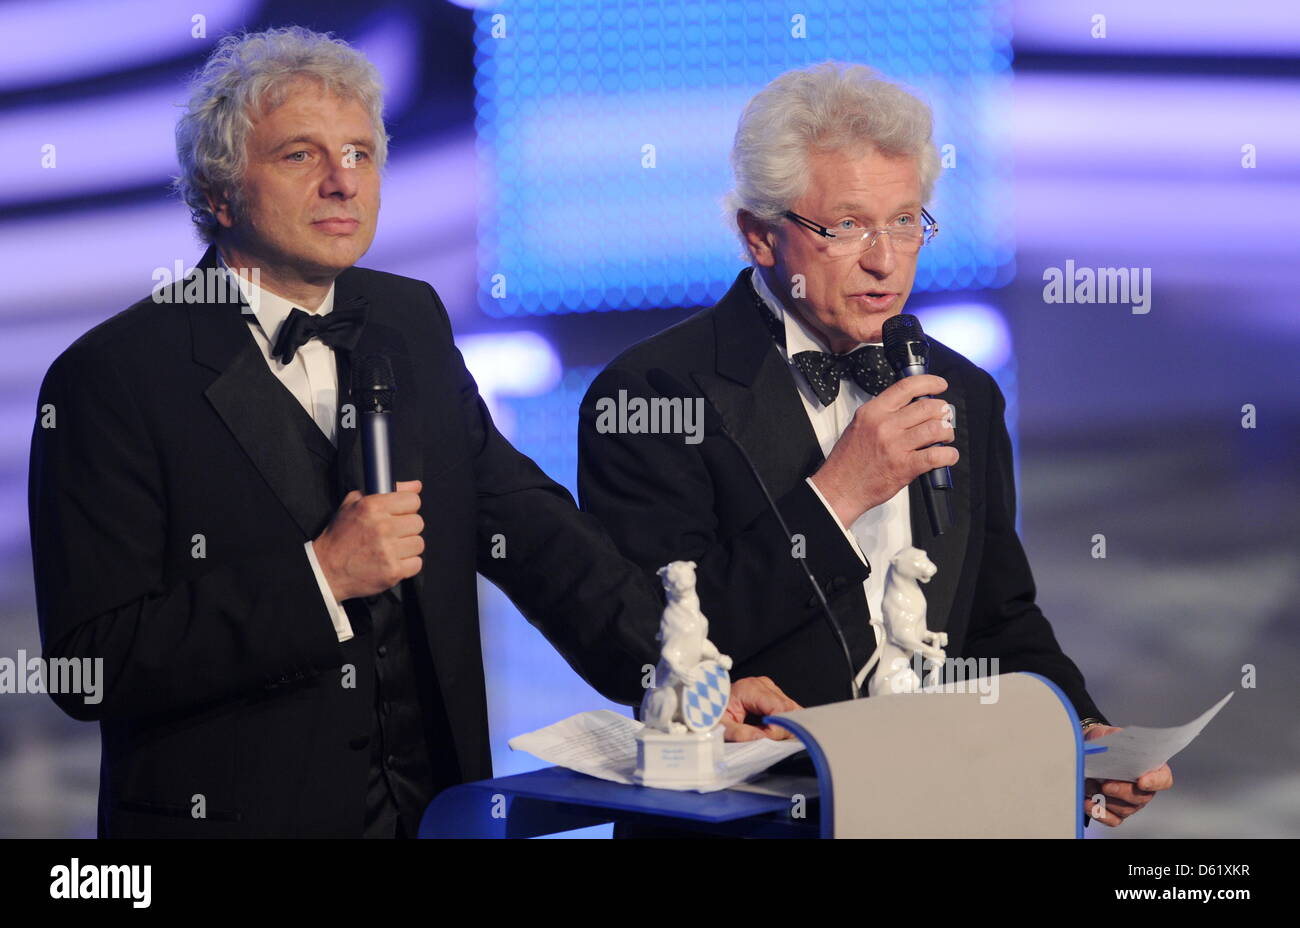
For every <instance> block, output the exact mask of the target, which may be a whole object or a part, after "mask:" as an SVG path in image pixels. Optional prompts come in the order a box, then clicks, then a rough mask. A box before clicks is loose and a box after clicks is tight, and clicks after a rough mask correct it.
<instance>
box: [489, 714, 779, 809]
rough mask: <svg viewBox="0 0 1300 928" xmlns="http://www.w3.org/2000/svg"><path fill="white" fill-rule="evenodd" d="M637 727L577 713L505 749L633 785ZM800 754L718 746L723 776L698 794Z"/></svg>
mask: <svg viewBox="0 0 1300 928" xmlns="http://www.w3.org/2000/svg"><path fill="white" fill-rule="evenodd" d="M642 727H643V726H642V724H641V723H640V722H638V721H637V720H636V719H630V718H628V717H627V716H625V715H619V714H618V713H617V712H612V711H610V710H609V709H599V710H597V711H595V712H582V713H579V714H578V715H574V716H570V717H569V718H567V719H565V720H564V721H563V722H556V723H555V724H554V725H547V726H546V727H545V728H539V729H538V730H537V731H533V732H529V733H528V734H526V735H516V736H515V737H513V738H511V739H510V742H509V744H510V748H511V750H515V751H526V752H528V753H529V754H532V755H533V756H534V757H537V758H540V759H541V760H544V761H546V762H547V763H549V764H555V765H557V766H560V767H567V768H568V769H569V770H576V771H578V772H579V773H585V774H587V775H589V776H593V777H598V778H599V779H601V780H610V781H611V782H614V783H629V784H630V783H633V782H634V781H633V779H632V775H633V774H634V773H635V772H636V733H637V732H638V731H640V730H641V728H642ZM802 750H803V743H802V742H800V741H799V740H798V739H797V738H791V739H789V740H785V741H773V740H772V739H771V738H764V739H762V740H761V741H744V742H740V743H734V744H733V743H728V744H726V745H724V746H723V755H724V757H725V758H726V762H727V774H726V776H725V777H723V778H722V779H720V780H719V781H718V782H717V783H716V784H714V785H713V786H710V787H708V788H705V789H699V790H696V792H700V793H711V792H716V791H717V790H720V789H727V788H728V787H731V786H735V785H736V784H737V783H742V782H744V781H745V780H748V779H749V778H750V777H753V776H757V775H758V774H760V773H762V772H763V771H764V770H766V769H767V768H768V767H770V766H772V765H773V764H775V763H776V762H777V761H780V760H784V759H785V758H787V757H789V756H791V755H792V754H798V753H799V752H800V751H802Z"/></svg>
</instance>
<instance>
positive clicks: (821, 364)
mask: <svg viewBox="0 0 1300 928" xmlns="http://www.w3.org/2000/svg"><path fill="white" fill-rule="evenodd" d="M751 273H757V271H753V272H751ZM750 283H751V286H750V292H751V293H753V294H754V303H755V304H757V306H758V308H759V311H760V312H761V314H762V316H763V322H764V323H765V324H766V325H767V330H768V331H769V332H771V333H772V338H773V339H775V340H776V343H777V344H778V345H780V346H781V347H782V348H784V347H785V326H783V325H782V324H781V320H780V319H777V318H776V314H775V313H773V312H772V309H771V307H770V306H768V305H767V303H766V302H764V300H763V298H762V297H761V296H759V295H758V291H757V290H756V289H754V287H753V285H752V284H753V281H752V280H751V282H750ZM790 360H791V361H792V362H793V363H794V366H795V367H797V368H799V372H800V373H801V374H803V376H804V379H805V380H807V381H808V385H809V386H810V387H812V389H813V393H815V394H817V399H818V400H819V401H820V402H821V404H822V405H823V406H829V405H830V404H831V403H833V402H835V398H836V397H837V396H839V395H840V381H841V380H843V379H844V378H845V377H852V378H853V382H854V383H856V384H857V385H858V386H859V387H861V388H862V389H863V390H865V391H866V392H867V393H870V394H872V395H873V396H874V395H875V394H877V393H879V392H880V391H881V390H883V389H885V388H886V387H888V386H889V385H890V384H892V383H893V382H894V369H893V368H892V367H890V366H889V362H888V361H886V360H885V349H884V347H883V346H881V345H863V346H862V347H861V348H856V349H854V350H853V351H850V352H849V353H848V354H827V353H826V352H824V351H800V352H799V353H798V354H796V355H795V356H794V357H792V358H791V359H790Z"/></svg>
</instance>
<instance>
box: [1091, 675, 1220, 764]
mask: <svg viewBox="0 0 1300 928" xmlns="http://www.w3.org/2000/svg"><path fill="white" fill-rule="evenodd" d="M1231 698H1232V693H1229V694H1228V695H1227V696H1224V697H1223V698H1222V699H1220V700H1219V701H1218V702H1217V703H1215V704H1214V705H1213V706H1212V707H1211V708H1209V709H1207V710H1206V711H1205V712H1203V713H1201V715H1200V716H1199V717H1198V718H1196V719H1193V720H1192V721H1190V722H1188V723H1187V724H1186V725H1180V726H1178V727H1177V728H1143V727H1142V726H1140V725H1130V726H1129V727H1128V728H1125V729H1124V730H1123V731H1113V732H1111V733H1110V734H1109V735H1106V736H1105V737H1102V738H1095V739H1093V740H1092V741H1088V742H1085V743H1086V744H1088V745H1094V744H1101V745H1105V747H1106V750H1105V751H1103V752H1102V753H1100V754H1085V755H1084V758H1083V773H1084V776H1088V777H1094V778H1096V779H1098V780H1130V781H1136V780H1137V778H1138V777H1140V776H1141V775H1142V774H1144V773H1146V772H1147V771H1148V770H1152V769H1154V768H1156V767H1159V766H1160V765H1161V764H1163V763H1165V762H1166V761H1167V760H1169V758H1171V757H1173V756H1174V755H1175V754H1177V753H1178V752H1179V751H1181V750H1182V749H1183V748H1185V747H1187V746H1188V745H1189V744H1191V743H1192V741H1193V740H1194V739H1195V738H1196V736H1197V735H1199V734H1200V733H1201V729H1202V728H1204V727H1205V726H1206V725H1208V724H1209V722H1210V719H1212V718H1214V717H1215V716H1216V715H1218V714H1219V710H1220V709H1222V708H1223V707H1224V706H1225V705H1226V704H1227V702H1228V700H1229V699H1231Z"/></svg>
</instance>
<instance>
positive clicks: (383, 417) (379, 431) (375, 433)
mask: <svg viewBox="0 0 1300 928" xmlns="http://www.w3.org/2000/svg"><path fill="white" fill-rule="evenodd" d="M388 449H389V443H388V413H386V412H363V413H362V414H361V451H362V461H363V466H364V473H365V478H366V495H367V496H371V495H373V494H375V493H392V492H393V491H395V490H396V489H397V485H396V484H395V483H394V482H393V464H392V459H391V458H390V456H389V453H388Z"/></svg>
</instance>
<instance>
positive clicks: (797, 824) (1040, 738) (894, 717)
mask: <svg viewBox="0 0 1300 928" xmlns="http://www.w3.org/2000/svg"><path fill="white" fill-rule="evenodd" d="M977 682H978V683H980V684H981V685H980V686H978V687H976V686H975V685H974V684H975V683H977ZM989 683H990V680H988V679H984V680H980V681H965V683H950V684H946V685H943V686H938V687H930V688H927V689H926V690H925V691H923V692H919V693H906V694H898V695H888V696H876V697H872V698H869V699H859V700H853V701H846V702H841V703H834V704H831V705H825V706H817V707H814V708H811V709H801V710H799V711H797V712H788V713H784V714H782V715H778V716H773V717H771V718H770V719H769V721H770V722H772V723H775V724H778V725H782V726H784V727H786V728H788V729H789V730H790V731H791V732H792V733H793V734H794V735H795V736H796V737H797V738H799V740H800V741H801V742H803V745H804V747H805V748H806V749H807V751H808V756H809V758H810V760H811V762H812V767H813V770H814V771H815V774H816V793H817V798H816V800H815V802H813V803H812V804H811V807H806V806H804V805H801V804H800V802H799V799H800V797H796V796H794V795H787V794H786V792H783V790H782V788H781V787H779V786H778V787H777V788H772V789H763V788H762V787H763V783H762V781H761V780H760V781H756V782H754V783H753V784H752V785H751V788H748V789H747V788H745V787H740V788H734V789H726V790H721V791H718V792H706V793H699V792H683V791H677V790H665V789H652V788H649V787H645V786H637V785H630V784H624V783H612V782H608V781H606V780H600V779H595V778H593V777H589V776H586V775H585V774H581V773H575V772H574V771H571V770H565V769H563V768H560V767H550V768H547V769H544V770H537V771H533V772H532V773H523V774H518V775H516V776H510V777H500V778H496V779H492V780H484V781H480V782H478V783H467V784H463V785H461V786H457V787H453V788H451V789H448V790H446V791H444V792H443V793H441V794H439V795H438V797H437V798H435V799H434V801H433V802H432V803H431V804H430V805H429V808H428V809H427V810H426V812H425V815H424V820H423V822H422V824H421V828H420V836H421V837H534V836H537V835H541V834H549V833H553V832H560V831H567V830H570V829H574V828H581V827H586V826H589V825H596V824H601V823H605V822H635V823H641V824H654V825H659V826H669V827H673V828H678V829H683V830H690V831H699V832H707V833H712V834H724V835H731V836H734V837H824V838H831V837H835V838H1008V837H1016V838H1081V837H1083V770H1084V763H1083V756H1084V751H1085V744H1084V741H1083V737H1082V734H1081V732H1080V730H1079V724H1078V717H1077V716H1076V714H1075V711H1074V707H1073V706H1072V705H1071V704H1070V701H1069V699H1067V698H1066V696H1065V694H1064V693H1063V692H1061V690H1060V688H1059V687H1057V686H1056V685H1055V684H1054V683H1052V682H1051V681H1050V680H1047V679H1046V678H1044V677H1040V676H1038V675H1037V674H1030V673H1012V674H1003V675H1001V676H999V677H998V678H997V679H996V683H997V685H996V686H995V687H990V686H989V685H988V684H989ZM990 694H993V697H994V698H991V695H990ZM1087 750H1088V751H1089V752H1090V753H1091V752H1094V751H1104V750H1105V748H1104V747H1097V746H1089V747H1088V748H1087ZM787 779H788V778H787ZM773 782H774V783H781V782H783V781H782V780H779V779H777V778H773ZM753 787H757V789H755V788H753ZM796 807H797V808H801V809H803V808H808V812H807V814H806V815H805V816H802V817H801V816H798V815H794V814H792V809H793V808H796Z"/></svg>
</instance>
